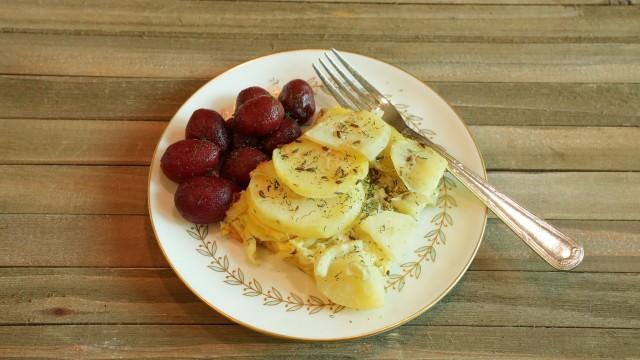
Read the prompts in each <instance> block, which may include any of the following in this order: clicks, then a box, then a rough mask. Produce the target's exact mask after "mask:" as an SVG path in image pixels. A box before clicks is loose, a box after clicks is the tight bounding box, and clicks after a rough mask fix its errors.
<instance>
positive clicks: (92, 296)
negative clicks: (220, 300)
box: [0, 268, 640, 329]
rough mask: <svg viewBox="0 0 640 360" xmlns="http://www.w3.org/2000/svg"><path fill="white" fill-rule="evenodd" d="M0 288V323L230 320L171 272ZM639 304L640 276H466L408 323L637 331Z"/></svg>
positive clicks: (43, 273)
mask: <svg viewBox="0 0 640 360" xmlns="http://www.w3.org/2000/svg"><path fill="white" fill-rule="evenodd" d="M203 271H208V270H207V269H206V268H205V269H203ZM210 278H211V281H222V279H221V278H220V277H219V276H218V275H217V274H216V273H214V272H211V273H210ZM549 284H554V286H553V287H549ZM0 286H1V287H2V289H3V293H2V294H0V314H2V315H0V324H2V325H8V324H86V323H99V324H229V323H231V322H230V321H229V320H227V319H226V318H224V317H223V316H221V315H219V314H218V313H216V312H215V311H213V310H212V309H211V308H209V306H208V305H206V304H205V303H203V302H202V301H201V300H199V299H198V298H197V297H196V296H195V295H193V294H192V293H191V292H190V290H189V289H187V287H186V286H185V285H183V284H182V282H181V281H180V280H179V279H178V278H177V277H176V276H175V275H174V273H173V271H172V270H169V269H93V268H88V269H78V268H59V269H51V268H39V269H34V268H13V269H12V268H5V269H0ZM505 289H509V292H508V293H505ZM228 290H229V291H230V292H233V291H234V290H238V289H234V288H233V287H229V289H228ZM256 300H257V302H258V303H259V302H260V299H256ZM639 301H640V274H627V273H620V274H600V273H576V274H573V273H563V272H544V273H527V272H520V271H470V272H468V273H467V274H466V275H465V277H464V278H463V279H462V281H461V282H460V283H459V284H458V285H457V286H456V287H455V289H454V290H453V291H452V292H451V293H449V294H448V295H447V296H446V297H445V298H444V299H443V300H442V301H441V302H439V303H438V304H437V305H436V306H434V307H433V308H432V309H430V310H429V311H428V312H427V313H425V314H423V315H421V316H420V317H418V318H417V319H415V320H413V321H412V322H411V324H412V325H464V326H535V327H595V328H631V329H633V328H636V329H637V328H640V310H638V308H637V306H636V304H637V303H638V302H639ZM258 306H259V305H258ZM265 311H274V312H275V311H281V309H275V308H274V309H270V308H265ZM527 313H535V314H537V316H535V317H529V316H523V314H527Z"/></svg>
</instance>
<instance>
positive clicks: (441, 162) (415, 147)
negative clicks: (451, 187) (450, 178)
mask: <svg viewBox="0 0 640 360" xmlns="http://www.w3.org/2000/svg"><path fill="white" fill-rule="evenodd" d="M390 155H391V161H392V162H393V167H394V168H395V169H396V172H397V174H398V176H399V177H400V179H401V180H402V182H404V184H405V185H406V186H407V189H409V190H410V191H413V192H416V193H420V194H422V195H425V196H431V194H433V192H434V191H435V189H436V187H437V186H438V182H439V181H440V179H441V178H442V174H444V170H445V169H446V167H447V161H446V160H445V159H444V158H442V157H441V156H440V155H438V154H437V153H436V152H435V151H433V150H432V149H430V148H428V147H426V146H425V147H423V146H422V145H420V144H418V143H417V142H415V141H413V140H410V139H406V140H404V141H396V142H394V143H393V145H392V146H391V153H390Z"/></svg>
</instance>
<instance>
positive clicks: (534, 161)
mask: <svg viewBox="0 0 640 360" xmlns="http://www.w3.org/2000/svg"><path fill="white" fill-rule="evenodd" d="M165 125H166V123H165V122H159V121H157V122H151V121H144V122H142V121H135V122H134V121H98V120H92V121H84V120H57V121H41V120H25V119H6V120H2V119H0V163H2V164H96V165H148V164H149V162H150V161H151V157H152V156H153V151H154V150H155V146H156V143H157V141H158V139H159V138H160V135H161V134H162V131H163V130H164V127H165ZM470 129H471V132H472V134H473V135H474V137H475V139H476V141H477V143H478V146H479V147H480V151H481V152H482V154H483V157H484V159H485V162H486V165H487V168H488V169H510V170H609V171H612V170H615V171H638V170H640V157H639V156H637V154H638V153H640V142H639V141H638V139H639V138H640V127H633V128H623V127H591V128H589V127H582V128H577V127H529V126H527V127H521V126H517V127H513V126H471V127H470ZM42 134H47V136H46V137H43V136H41V135H42Z"/></svg>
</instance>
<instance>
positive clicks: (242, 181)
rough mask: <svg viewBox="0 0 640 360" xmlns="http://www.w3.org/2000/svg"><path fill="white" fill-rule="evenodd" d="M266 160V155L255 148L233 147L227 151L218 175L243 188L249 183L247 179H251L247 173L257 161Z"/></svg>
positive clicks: (253, 167) (256, 164) (254, 166)
mask: <svg viewBox="0 0 640 360" xmlns="http://www.w3.org/2000/svg"><path fill="white" fill-rule="evenodd" d="M267 160H269V158H268V157H267V155H265V154H264V153H263V152H262V151H260V150H258V149H256V148H252V147H245V148H240V149H234V150H233V151H231V152H230V153H229V155H228V156H227V159H226V160H225V161H224V164H222V170H220V175H221V176H222V177H225V178H227V179H229V180H231V181H233V182H235V183H236V184H237V185H239V186H240V187H242V188H243V189H244V188H246V187H247V185H249V180H251V178H250V176H249V173H251V171H253V169H255V168H256V166H258V164H259V163H261V162H263V161H267Z"/></svg>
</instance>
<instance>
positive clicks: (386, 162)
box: [371, 128, 405, 175]
mask: <svg viewBox="0 0 640 360" xmlns="http://www.w3.org/2000/svg"><path fill="white" fill-rule="evenodd" d="M404 140H405V138H404V136H402V134H400V133H399V132H398V130H396V129H394V128H391V136H390V137H389V142H388V143H387V146H386V147H385V148H384V150H382V152H381V153H380V154H378V156H376V159H375V161H374V162H373V163H372V164H371V166H372V167H374V168H376V169H378V170H380V171H382V172H383V173H385V174H389V175H392V174H395V172H396V169H395V168H394V167H393V161H391V146H392V145H393V144H394V143H395V142H396V141H404Z"/></svg>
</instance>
